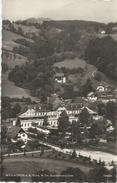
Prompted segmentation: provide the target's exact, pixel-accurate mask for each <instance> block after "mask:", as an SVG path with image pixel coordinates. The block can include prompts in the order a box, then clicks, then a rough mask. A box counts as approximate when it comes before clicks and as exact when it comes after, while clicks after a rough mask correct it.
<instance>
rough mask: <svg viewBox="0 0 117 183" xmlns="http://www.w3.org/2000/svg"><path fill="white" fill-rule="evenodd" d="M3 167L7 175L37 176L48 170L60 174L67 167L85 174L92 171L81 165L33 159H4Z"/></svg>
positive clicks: (88, 167)
mask: <svg viewBox="0 0 117 183" xmlns="http://www.w3.org/2000/svg"><path fill="white" fill-rule="evenodd" d="M3 166H4V167H5V173H6V174H18V173H20V174H35V173H36V172H37V171H38V170H39V169H48V170H49V171H51V172H56V173H57V174H60V172H61V171H63V170H65V169H66V168H67V167H74V168H75V167H77V168H80V169H81V170H82V171H84V172H88V171H89V170H90V169H91V167H90V166H88V165H82V164H80V163H75V162H68V161H62V160H55V159H47V158H32V157H31V158H28V157H27V158H24V157H22V158H10V159H4V163H3Z"/></svg>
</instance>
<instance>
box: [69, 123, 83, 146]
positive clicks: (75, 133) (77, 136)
mask: <svg viewBox="0 0 117 183" xmlns="http://www.w3.org/2000/svg"><path fill="white" fill-rule="evenodd" d="M71 132H72V135H71V138H72V141H74V140H75V141H76V142H77V143H79V144H81V139H82V137H81V129H80V125H79V122H76V121H73V122H72V125H71Z"/></svg>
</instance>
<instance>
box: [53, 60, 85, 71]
mask: <svg viewBox="0 0 117 183" xmlns="http://www.w3.org/2000/svg"><path fill="white" fill-rule="evenodd" d="M54 66H55V67H59V68H61V67H66V68H69V69H73V68H78V67H81V68H85V67H86V66H87V63H86V61H84V60H83V59H80V58H78V57H76V58H74V59H73V60H70V59H65V60H64V61H62V62H57V63H55V64H54Z"/></svg>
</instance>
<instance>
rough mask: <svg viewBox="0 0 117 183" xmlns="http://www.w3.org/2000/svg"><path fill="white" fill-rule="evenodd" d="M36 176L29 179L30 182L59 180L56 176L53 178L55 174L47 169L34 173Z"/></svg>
mask: <svg viewBox="0 0 117 183" xmlns="http://www.w3.org/2000/svg"><path fill="white" fill-rule="evenodd" d="M36 175H39V176H35V177H34V176H33V177H32V178H31V180H32V182H53V181H55V182H59V179H58V178H57V177H56V176H54V175H56V172H50V171H49V170H47V169H45V170H39V171H38V172H36ZM52 175H53V176H52Z"/></svg>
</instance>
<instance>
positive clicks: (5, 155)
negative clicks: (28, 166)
mask: <svg viewBox="0 0 117 183" xmlns="http://www.w3.org/2000/svg"><path fill="white" fill-rule="evenodd" d="M44 151H45V152H51V151H52V150H44ZM39 152H41V151H30V152H26V154H32V153H34V154H35V153H39ZM22 154H24V152H21V153H12V154H4V155H3V156H4V157H8V156H9V155H10V156H16V155H22Z"/></svg>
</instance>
